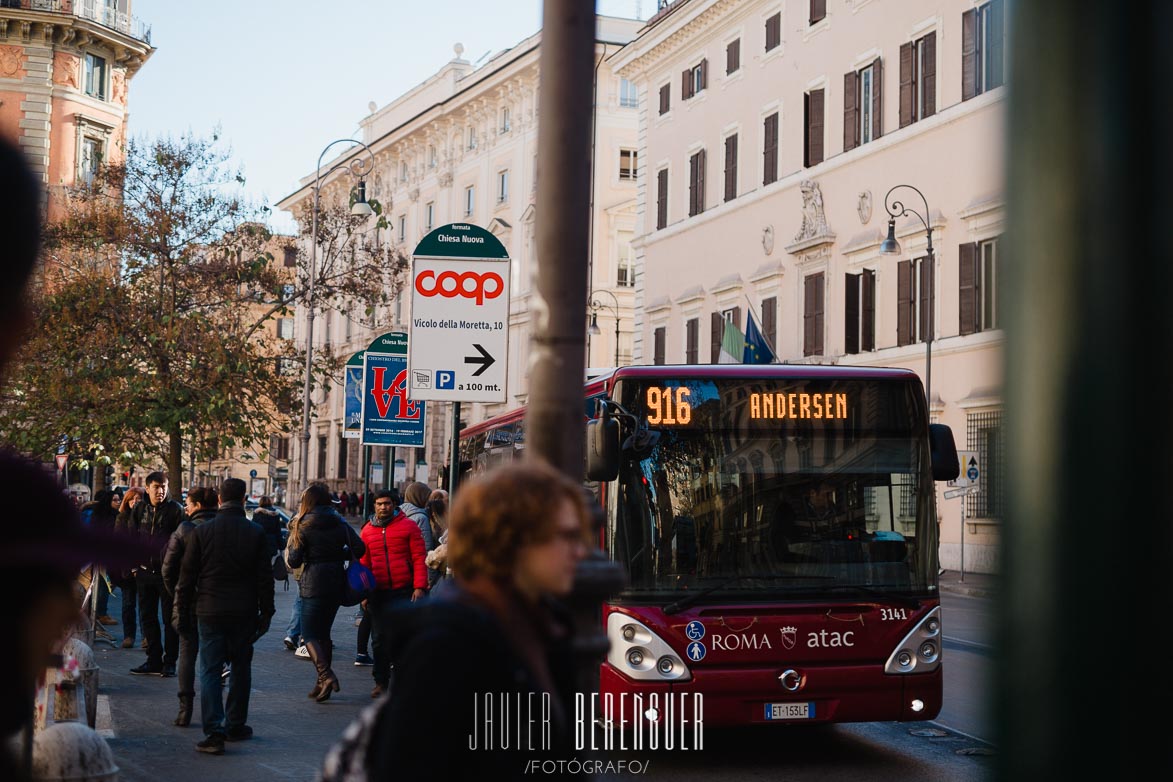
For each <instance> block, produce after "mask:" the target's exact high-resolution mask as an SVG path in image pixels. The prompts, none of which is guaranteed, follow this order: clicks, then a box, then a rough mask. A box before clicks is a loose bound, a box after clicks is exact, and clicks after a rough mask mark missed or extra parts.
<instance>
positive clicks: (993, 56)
mask: <svg viewBox="0 0 1173 782" xmlns="http://www.w3.org/2000/svg"><path fill="white" fill-rule="evenodd" d="M986 13H988V14H989V15H990V24H989V27H988V28H987V29H988V30H989V32H990V35H989V40H988V41H986V42H985V49H986V61H987V62H988V63H989V67H988V69H987V71H986V74H987V76H988V77H989V78H988V79H987V80H986V83H985V85H984V90H992V89H994V88H995V87H1001V86H1002V82H1003V80H1004V78H1005V73H1004V69H1003V57H1004V49H1005V45H1006V39H1005V36H1006V3H1005V0H990V5H989V6H988V10H987V11H986ZM984 90H983V91H984Z"/></svg>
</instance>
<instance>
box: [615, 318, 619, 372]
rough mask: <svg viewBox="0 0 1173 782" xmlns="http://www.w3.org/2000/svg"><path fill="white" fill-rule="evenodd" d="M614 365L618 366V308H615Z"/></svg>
mask: <svg viewBox="0 0 1173 782" xmlns="http://www.w3.org/2000/svg"><path fill="white" fill-rule="evenodd" d="M615 366H616V367H618V366H619V310H618V309H616V310H615Z"/></svg>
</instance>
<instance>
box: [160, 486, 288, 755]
mask: <svg viewBox="0 0 1173 782" xmlns="http://www.w3.org/2000/svg"><path fill="white" fill-rule="evenodd" d="M245 491H246V487H245V483H244V481H242V480H240V479H239V478H229V479H228V480H226V481H224V483H223V484H222V485H221V487H220V512H219V513H218V514H217V515H216V518H214V519H212V520H211V521H209V522H207V523H206V524H203V525H202V526H200V527H198V528H196V530H195V531H194V532H193V533H192V534H191V537H190V538H189V539H188V545H187V551H186V552H185V553H184V555H183V567H182V568H181V569H180V572H179V584H178V586H177V588H176V592H175V623H176V625H177V626H178V627H179V628H180V631H186V630H188V629H190V624H191V608H192V606H193V605H194V607H195V614H196V617H197V620H198V624H199V636H200V646H201V647H202V648H201V649H200V658H199V662H200V665H199V674H200V718H201V720H202V721H203V728H204V734H205V738H204V740H203V741H201V742H200V743H198V744H196V749H197V750H199V751H200V752H207V753H209V754H213V755H222V754H224V742H225V741H226V740H227V741H243V740H245V739H248V738H251V737H252V734H253V731H252V728H250V727H249V726H248V725H246V724H245V722H246V720H247V718H248V701H249V694H250V690H251V689H252V660H253V643H255V642H256V641H257V640H258V639H259V638H260V637H261V636H263V635H264V634H265V633H266V632H268V631H269V623H270V621H272V619H273V613H274V610H275V609H274V606H273V571H272V569H271V567H270V563H269V553H268V551H269V545H268V541H267V540H266V538H265V531H264V530H262V529H261V527H260V525H258V524H254V523H253V522H251V521H249V520H248V517H247V516H245V513H244V496H245ZM226 662H230V663H232V673H231V675H230V676H229V680H228V710H227V714H225V710H224V702H223V699H222V697H221V690H222V684H221V679H220V673H221V671H222V669H223V667H224V663H226Z"/></svg>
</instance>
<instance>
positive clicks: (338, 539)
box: [286, 483, 366, 703]
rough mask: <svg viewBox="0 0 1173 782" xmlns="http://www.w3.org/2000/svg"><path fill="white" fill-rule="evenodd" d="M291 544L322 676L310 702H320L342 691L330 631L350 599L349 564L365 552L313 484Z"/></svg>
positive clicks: (309, 643) (306, 630) (304, 627)
mask: <svg viewBox="0 0 1173 782" xmlns="http://www.w3.org/2000/svg"><path fill="white" fill-rule="evenodd" d="M289 530H290V531H289V540H288V541H287V542H286V549H287V559H288V562H289V565H290V567H294V568H298V567H300V568H302V571H301V578H300V579H298V582H297V588H298V591H299V594H300V595H301V634H302V636H303V637H304V638H305V646H306V650H307V651H309V654H310V659H311V660H313V661H314V667H315V668H316V669H317V672H318V679H317V683H316V684H315V685H314V688H313V689H312V690H311V691H310V693H309V697H311V698H313V699H314V700H316V701H318V702H319V703H321V702H323V701H325V700H327V699H328V698H329V697H330V694H331V693H334V692H338V691H339V689H341V688H340V687H339V686H338V677H337V676H336V675H335V674H334V669H333V668H332V667H331V664H332V663H333V658H334V644H333V642H332V641H331V640H330V628H331V627H332V626H333V624H334V618H335V617H336V616H337V615H338V607H339V606H341V605H342V600H343V598H344V596H345V594H346V563H347V562H349V561H350V560H351V559H352V558H353V559H355V560H357V559H358V558H359V557H361V556H362V555H363V554H364V553H366V546H365V545H363V542H362V540H361V539H360V538H359V536H358V533H356V532H355V531H354V528H352V527H351V526H350V525H349V524H348V523H347V522H346V520H345V519H343V518H342V517H341V516H340V515H338V511H336V510H335V509H334V505H333V498H332V497H331V496H330V490H329V489H328V488H327V487H325V486H323V485H322V484H320V483H314V484H310V486H309V487H307V488H306V490H305V492H304V493H302V495H301V506H300V507H299V508H298V512H297V516H296V517H295V518H294V519H293V521H291V522H290V523H289Z"/></svg>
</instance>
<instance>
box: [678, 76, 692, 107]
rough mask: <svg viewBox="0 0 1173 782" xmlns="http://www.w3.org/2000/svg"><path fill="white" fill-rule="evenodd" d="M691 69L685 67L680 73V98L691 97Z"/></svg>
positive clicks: (686, 98)
mask: <svg viewBox="0 0 1173 782" xmlns="http://www.w3.org/2000/svg"><path fill="white" fill-rule="evenodd" d="M692 87H693V83H692V69H691V68H689V69H686V70H685V71H683V72H682V73H681V74H680V99H681V100H682V101H684V100H688V99H689V98H691V97H692Z"/></svg>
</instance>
